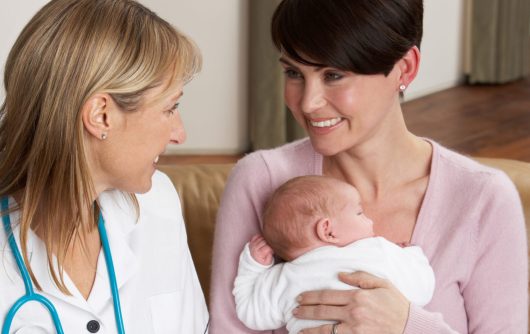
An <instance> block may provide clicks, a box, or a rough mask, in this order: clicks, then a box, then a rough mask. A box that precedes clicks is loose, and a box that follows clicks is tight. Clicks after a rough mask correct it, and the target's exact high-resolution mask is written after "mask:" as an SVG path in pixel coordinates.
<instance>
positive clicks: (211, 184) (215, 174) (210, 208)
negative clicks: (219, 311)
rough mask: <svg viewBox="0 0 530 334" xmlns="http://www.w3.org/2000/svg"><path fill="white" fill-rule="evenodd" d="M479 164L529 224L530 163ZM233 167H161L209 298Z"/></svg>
mask: <svg viewBox="0 0 530 334" xmlns="http://www.w3.org/2000/svg"><path fill="white" fill-rule="evenodd" d="M477 160H479V161H480V162H482V163H484V164H486V165H490V166H492V167H495V168H498V169H502V170H504V171H505V172H506V174H508V176H510V177H511V179H512V180H513V182H514V183H515V185H516V186H517V189H518V190H519V194H520V195H521V200H522V202H523V206H524V211H525V217H526V222H527V224H529V223H530V163H526V162H521V161H515V160H507V159H489V158H478V159H477ZM232 167H233V165H232V164H187V165H175V166H160V170H162V171H163V172H164V173H166V174H167V175H169V177H170V178H171V180H172V181H173V183H174V185H175V187H176V188H177V191H178V192H179V194H180V196H181V201H182V208H183V211H184V220H185V221H186V228H187V231H188V241H189V246H190V250H191V254H192V256H193V260H194V262H195V266H196V268H197V273H198V275H199V280H200V281H201V285H202V288H203V291H204V293H205V295H206V296H208V294H209V285H210V268H211V253H212V241H213V230H214V227H215V215H216V213H217V207H218V206H219V199H220V195H221V193H222V191H223V187H224V184H225V181H226V178H227V176H228V174H229V172H230V170H231V168H232ZM527 235H528V226H527Z"/></svg>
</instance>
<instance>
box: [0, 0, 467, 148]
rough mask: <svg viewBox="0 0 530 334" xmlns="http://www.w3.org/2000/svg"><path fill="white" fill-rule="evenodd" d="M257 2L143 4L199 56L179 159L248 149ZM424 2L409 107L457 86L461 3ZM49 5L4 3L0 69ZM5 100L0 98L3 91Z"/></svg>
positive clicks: (164, 0) (34, 0)
mask: <svg viewBox="0 0 530 334" xmlns="http://www.w3.org/2000/svg"><path fill="white" fill-rule="evenodd" d="M249 1H258V0H222V1H219V0H194V1H190V0H140V2H142V3H143V4H145V5H146V6H148V7H150V8H151V9H153V10H154V11H156V12H157V13H158V14H159V15H160V16H162V17H163V18H165V19H166V20H168V21H170V22H171V23H173V24H174V25H175V26H176V27H177V28H179V29H180V30H182V31H183V32H185V33H186V34H188V35H190V36H191V37H192V38H193V39H194V40H195V41H196V42H197V44H198V45H199V47H200V48H201V49H202V52H203V57H204V67H203V71H202V73H201V74H200V75H199V76H198V77H197V78H196V79H195V80H194V81H193V82H191V83H190V84H189V85H188V86H186V87H185V90H184V93H185V96H184V97H183V99H182V101H181V102H182V103H181V106H182V107H181V112H182V117H183V119H184V122H185V125H186V129H187V131H188V141H187V143H186V144H184V145H182V146H179V147H178V148H170V149H169V151H170V152H176V153H239V152H241V151H242V150H243V149H245V148H246V146H247V141H248V134H247V117H246V106H247V88H246V78H247V58H246V48H247V44H248V43H247V21H246V20H247V15H246V13H247V6H248V2H249ZM464 1H466V0H444V1H440V0H425V24H424V30H425V31H424V42H423V45H422V64H421V67H420V72H419V75H418V78H417V79H416V81H415V82H414V83H413V84H412V85H411V86H410V87H409V89H408V90H407V94H406V98H407V99H412V98H416V97H419V96H423V95H425V94H429V93H432V92H435V91H438V90H441V89H445V88H448V87H452V86H454V85H455V84H457V83H458V82H459V81H460V80H461V78H462V66H463V51H462V46H463V31H464V28H463V24H462V22H463V16H464V14H463V7H464V5H463V2H464ZM46 2H47V1H46V0H31V1H5V2H3V4H2V10H1V11H0V31H2V34H1V35H0V63H1V64H2V67H3V64H4V63H5V58H6V56H7V52H8V50H9V48H10V47H11V45H12V44H13V42H14V40H15V38H16V36H17V35H18V33H19V32H20V30H21V29H22V27H23V26H24V24H25V23H26V22H27V20H28V19H29V18H30V17H31V16H32V15H33V14H34V13H35V12H36V11H37V10H38V8H40V6H42V5H43V4H44V3H46ZM0 97H1V98H3V91H0Z"/></svg>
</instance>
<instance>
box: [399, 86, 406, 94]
mask: <svg viewBox="0 0 530 334" xmlns="http://www.w3.org/2000/svg"><path fill="white" fill-rule="evenodd" d="M405 89H407V86H405V85H404V84H401V85H399V91H400V92H404V91H405Z"/></svg>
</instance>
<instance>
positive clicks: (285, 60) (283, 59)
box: [278, 57, 298, 68]
mask: <svg viewBox="0 0 530 334" xmlns="http://www.w3.org/2000/svg"><path fill="white" fill-rule="evenodd" d="M278 60H279V61H280V63H284V64H285V65H288V66H292V67H295V68H298V67H297V66H296V65H294V64H293V63H291V62H290V61H288V60H287V59H285V58H284V57H280V59H278Z"/></svg>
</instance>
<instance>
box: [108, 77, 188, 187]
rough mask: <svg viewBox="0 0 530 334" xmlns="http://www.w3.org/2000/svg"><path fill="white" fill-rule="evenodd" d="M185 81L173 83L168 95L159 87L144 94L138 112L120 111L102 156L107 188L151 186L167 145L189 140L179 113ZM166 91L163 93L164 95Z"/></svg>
mask: <svg viewBox="0 0 530 334" xmlns="http://www.w3.org/2000/svg"><path fill="white" fill-rule="evenodd" d="M182 88H183V85H182V84H178V85H176V86H173V88H171V89H172V91H171V92H170V93H169V94H166V93H167V92H165V89H166V88H165V86H164V85H162V86H159V87H156V88H153V89H151V90H149V91H147V92H146V93H145V94H144V97H143V99H142V103H141V105H140V107H139V109H138V110H137V111H133V112H127V111H122V110H117V111H118V113H117V116H116V117H115V118H114V123H113V124H114V126H113V127H112V128H111V129H110V131H109V133H108V138H107V139H105V140H104V142H105V143H104V145H107V147H106V150H105V151H104V152H105V154H104V156H103V157H102V158H100V165H101V169H102V179H103V180H104V183H105V186H104V188H105V189H109V188H112V189H120V190H122V191H126V192H132V193H144V192H147V191H148V190H149V189H151V178H152V176H153V174H154V172H155V168H156V163H157V161H158V157H159V156H160V155H161V154H162V153H163V152H164V151H165V149H166V146H167V144H169V143H175V144H182V143H183V142H184V141H185V140H186V132H185V130H184V125H183V123H182V120H181V118H180V115H179V112H178V109H177V107H178V101H179V99H180V97H181V96H182V94H183V93H182ZM163 93H164V96H167V97H163V98H160V97H161V96H162V94H163Z"/></svg>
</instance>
